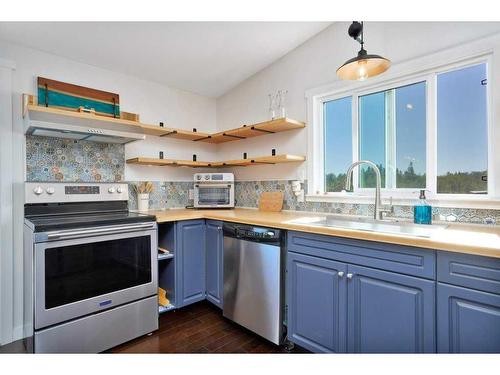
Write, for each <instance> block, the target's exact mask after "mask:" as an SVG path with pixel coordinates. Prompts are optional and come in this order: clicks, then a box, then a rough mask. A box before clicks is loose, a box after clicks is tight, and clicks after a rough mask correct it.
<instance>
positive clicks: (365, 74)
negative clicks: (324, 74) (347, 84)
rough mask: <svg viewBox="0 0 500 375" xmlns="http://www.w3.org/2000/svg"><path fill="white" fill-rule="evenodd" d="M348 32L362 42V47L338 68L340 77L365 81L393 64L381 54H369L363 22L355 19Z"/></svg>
mask: <svg viewBox="0 0 500 375" xmlns="http://www.w3.org/2000/svg"><path fill="white" fill-rule="evenodd" d="M347 33H348V34H349V36H350V37H351V38H353V39H354V40H356V41H357V42H359V44H361V49H360V50H359V52H358V55H357V56H356V57H353V58H352V59H350V60H347V61H346V62H345V63H344V65H342V66H341V67H340V68H338V69H337V75H338V76H339V78H341V79H347V80H358V81H364V80H365V79H367V78H370V77H373V76H376V75H379V74H380V73H383V72H385V71H386V70H387V69H389V67H390V66H391V62H390V61H389V60H387V59H386V58H384V57H382V56H379V55H369V54H368V53H367V52H366V50H365V49H364V47H363V45H364V41H363V22H357V21H354V22H353V23H352V24H351V26H349V30H348V31H347Z"/></svg>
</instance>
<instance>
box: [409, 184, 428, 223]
mask: <svg viewBox="0 0 500 375" xmlns="http://www.w3.org/2000/svg"><path fill="white" fill-rule="evenodd" d="M413 222H414V223H415V224H431V223H432V207H431V206H430V205H429V204H428V203H427V201H426V198H425V190H424V189H422V190H420V197H419V199H418V203H417V204H416V205H415V206H414V208H413Z"/></svg>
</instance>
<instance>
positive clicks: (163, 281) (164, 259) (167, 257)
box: [158, 223, 176, 314]
mask: <svg viewBox="0 0 500 375" xmlns="http://www.w3.org/2000/svg"><path fill="white" fill-rule="evenodd" d="M158 247H162V248H164V249H168V250H169V251H170V252H169V253H168V254H161V253H159V254H158V286H159V287H161V288H163V289H165V290H166V291H167V298H168V299H169V301H170V304H169V305H167V306H162V305H160V304H158V313H160V314H163V313H165V312H167V311H171V310H174V309H175V308H176V307H175V304H176V302H175V300H176V299H175V297H176V296H175V279H176V277H175V273H176V270H175V269H176V265H175V263H176V259H175V225H174V224H173V223H161V224H158Z"/></svg>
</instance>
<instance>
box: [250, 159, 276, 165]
mask: <svg viewBox="0 0 500 375" xmlns="http://www.w3.org/2000/svg"><path fill="white" fill-rule="evenodd" d="M250 162H251V163H253V164H276V163H272V162H270V161H255V160H253V159H252V160H250Z"/></svg>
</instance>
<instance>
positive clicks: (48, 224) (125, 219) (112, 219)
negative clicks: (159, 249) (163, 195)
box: [25, 204, 155, 232]
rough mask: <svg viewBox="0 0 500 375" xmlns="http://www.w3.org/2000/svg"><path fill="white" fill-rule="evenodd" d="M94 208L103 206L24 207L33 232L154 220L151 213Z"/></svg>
mask: <svg viewBox="0 0 500 375" xmlns="http://www.w3.org/2000/svg"><path fill="white" fill-rule="evenodd" d="M96 208H103V206H102V205H101V206H91V205H85V206H82V205H68V204H66V205H64V206H63V205H57V206H54V205H52V206H51V205H44V206H37V207H35V206H31V207H29V208H28V207H25V213H26V215H25V219H26V220H27V224H28V225H29V226H31V227H32V229H33V231H35V232H47V231H51V230H61V229H71V228H84V227H96V226H105V225H115V224H130V223H140V222H147V221H155V217H154V216H152V215H145V214H141V213H137V212H130V211H128V210H127V209H124V210H107V211H106V210H105V211H96V210H95V209H96ZM106 208H117V207H116V206H115V207H112V206H108V207H106Z"/></svg>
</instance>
